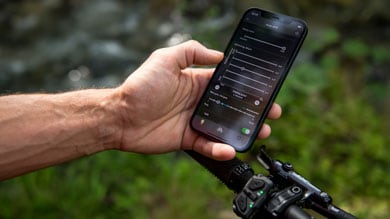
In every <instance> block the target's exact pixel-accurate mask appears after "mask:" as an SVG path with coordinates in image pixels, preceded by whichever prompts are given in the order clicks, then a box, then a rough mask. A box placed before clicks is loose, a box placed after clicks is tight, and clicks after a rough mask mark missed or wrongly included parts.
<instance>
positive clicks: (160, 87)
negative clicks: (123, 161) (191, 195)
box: [0, 41, 281, 180]
mask: <svg viewBox="0 0 390 219" xmlns="http://www.w3.org/2000/svg"><path fill="white" fill-rule="evenodd" d="M222 58H223V54H222V53H221V52H218V51H215V50H210V49H207V48H206V47H204V46H203V45H201V44H200V43H198V42H196V41H188V42H186V43H183V44H180V45H177V46H173V47H169V48H163V49H158V50H156V51H154V52H153V53H152V54H151V55H150V56H149V58H148V59H147V60H146V61H145V62H144V63H143V64H142V65H141V66H140V67H139V68H138V69H137V70H136V71H135V72H133V73H132V74H131V75H130V76H129V77H128V78H127V79H126V80H125V81H124V83H123V84H122V85H120V86H118V87H116V88H109V89H86V90H79V91H72V92H66V93H58V94H17V95H8V96H2V97H0V180H3V179H8V178H11V177H15V176H18V175H21V174H25V173H28V172H32V171H35V170H38V169H41V168H45V167H49V166H53V165H57V164H60V163H63V162H67V161H69V160H73V159H76V158H80V157H83V156H87V155H91V154H94V153H97V152H101V151H105V150H120V151H126V152H135V153H143V154H159V153H167V152H171V151H176V150H194V151H197V152H199V153H201V154H203V155H205V156H208V157H211V158H213V159H216V160H229V159H232V158H233V157H234V156H235V151H234V149H233V148H232V147H231V146H229V145H227V144H223V143H218V142H213V141H211V140H208V139H206V138H204V137H202V136H200V135H199V134H198V133H196V132H195V131H193V130H192V129H191V128H190V126H189V120H190V117H191V115H192V113H193V111H194V109H195V106H196V104H197V102H198V101H199V99H200V97H201V94H202V92H203V91H204V89H205V88H206V85H207V83H208V81H209V79H210V77H211V75H212V72H213V69H212V68H193V66H194V65H197V66H210V65H215V64H217V63H219V62H220V61H221V60H222ZM280 115H281V107H280V106H279V105H278V104H275V103H274V104H273V106H272V108H271V110H270V113H269V115H268V118H270V119H277V118H279V117H280ZM270 133H271V128H270V126H269V125H267V124H265V125H263V127H262V129H261V131H260V133H259V136H258V137H259V138H266V137H268V136H269V135H270Z"/></svg>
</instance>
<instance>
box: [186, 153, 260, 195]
mask: <svg viewBox="0 0 390 219" xmlns="http://www.w3.org/2000/svg"><path fill="white" fill-rule="evenodd" d="M185 152H186V153H187V154H188V155H190V156H191V157H192V158H193V159H194V160H196V161H197V162H198V163H199V164H201V165H202V166H203V167H205V168H206V169H207V170H208V171H210V172H211V173H212V174H213V175H214V176H216V177H217V178H218V179H219V180H220V181H221V182H222V183H224V184H225V185H226V186H227V187H228V188H229V189H230V190H232V191H234V192H235V193H238V192H240V191H241V189H242V188H244V186H245V184H246V182H247V181H248V180H249V179H250V178H251V177H252V176H253V174H254V171H253V170H252V168H251V167H250V166H249V164H247V163H244V162H243V161H241V160H240V159H238V158H237V157H235V158H233V159H232V160H227V161H217V160H213V159H211V158H208V157H205V156H203V155H201V154H199V153H197V152H195V151H191V150H186V151H185Z"/></svg>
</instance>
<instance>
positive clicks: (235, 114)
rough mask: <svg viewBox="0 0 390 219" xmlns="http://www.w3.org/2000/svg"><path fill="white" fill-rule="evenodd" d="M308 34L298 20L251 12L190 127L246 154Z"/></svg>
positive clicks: (251, 10)
mask: <svg viewBox="0 0 390 219" xmlns="http://www.w3.org/2000/svg"><path fill="white" fill-rule="evenodd" d="M306 34H307V25H306V23H305V22H304V21H302V20H300V19H297V18H293V17H290V16H287V15H283V14H278V13H274V12H270V11H265V10H262V9H258V8H251V9H248V10H247V11H246V12H245V13H244V15H243V17H242V18H241V20H240V22H239V24H238V27H237V28H236V30H235V32H234V34H233V36H232V38H231V39H230V42H229V44H228V46H227V48H226V50H225V53H224V59H223V60H222V62H221V63H219V64H218V65H217V67H216V70H215V72H214V73H213V76H212V78H211V80H210V82H209V84H208V86H207V88H206V90H205V92H204V94H203V96H202V98H201V100H200V101H199V103H198V105H197V107H196V109H195V112H194V114H193V115H192V117H191V121H190V125H191V127H192V129H194V130H195V131H197V132H199V133H201V134H203V135H205V136H206V137H208V138H210V139H212V140H215V141H219V142H223V143H227V144H229V145H231V146H233V147H234V148H235V150H236V151H238V152H244V151H246V150H248V149H249V148H250V147H251V145H252V144H253V142H254V141H255V139H256V137H257V135H258V133H259V131H260V128H261V126H262V124H263V122H264V120H265V118H266V117H267V114H268V111H269V110H270V108H271V106H272V103H273V101H274V100H275V97H276V95H277V93H278V91H279V90H280V87H281V85H282V83H283V81H284V79H285V78H286V76H287V73H288V71H289V69H290V67H291V65H292V63H293V61H294V59H295V57H296V55H297V53H298V51H299V49H300V47H301V45H302V43H303V41H304V39H305V36H306Z"/></svg>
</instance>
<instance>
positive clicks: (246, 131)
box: [241, 128, 251, 135]
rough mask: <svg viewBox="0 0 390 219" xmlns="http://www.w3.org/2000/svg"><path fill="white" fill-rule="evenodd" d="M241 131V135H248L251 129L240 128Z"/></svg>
mask: <svg viewBox="0 0 390 219" xmlns="http://www.w3.org/2000/svg"><path fill="white" fill-rule="evenodd" d="M241 133H242V134H243V135H249V134H250V133H251V130H250V129H248V128H242V129H241Z"/></svg>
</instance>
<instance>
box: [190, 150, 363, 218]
mask: <svg viewBox="0 0 390 219" xmlns="http://www.w3.org/2000/svg"><path fill="white" fill-rule="evenodd" d="M185 152H186V153H187V154H188V155H189V156H191V157H192V158H193V159H194V160H196V161H197V162H198V163H199V164H201V165H202V166H203V167H204V168H206V169H207V170H208V171H209V172H210V173H212V174H213V175H214V176H215V177H217V178H218V179H219V180H220V181H221V182H222V183H224V184H225V185H226V186H227V187H228V188H229V189H230V190H232V191H233V192H235V193H237V194H238V193H240V192H241V191H242V189H243V188H244V187H245V186H246V184H247V183H248V181H249V180H250V179H251V178H252V177H253V176H254V175H255V174H254V171H253V169H252V168H251V167H250V166H249V164H247V163H245V162H243V161H241V160H240V159H238V158H237V157H235V158H233V159H232V160H228V161H216V160H213V159H211V158H208V157H205V156H203V155H201V154H199V153H197V152H195V151H190V150H187V151H185ZM261 156H262V157H261ZM261 156H259V157H261V158H262V159H259V161H260V163H261V164H262V165H263V166H264V167H265V168H266V169H267V170H268V171H269V172H270V173H271V175H272V176H273V177H274V175H277V174H279V173H277V174H276V172H275V171H276V170H275V169H272V168H274V167H273V165H274V164H273V163H274V162H275V163H276V164H277V165H276V169H277V170H278V171H280V170H282V174H279V175H280V176H284V175H286V174H287V173H285V172H283V171H284V170H283V169H279V166H280V165H282V166H283V163H281V162H280V161H274V160H272V159H271V158H270V157H269V156H268V155H267V154H266V153H265V149H264V148H262V153H261ZM271 162H272V163H271ZM284 164H288V163H284ZM291 167H292V166H291ZM291 173H292V170H291V169H290V170H288V174H291ZM294 174H295V175H294V177H297V176H298V177H301V176H300V175H299V174H297V173H295V171H294ZM280 176H277V177H280ZM301 178H302V179H300V180H304V182H305V185H303V187H304V188H302V189H305V190H306V191H309V192H308V193H313V191H315V192H314V193H317V192H318V193H317V194H316V195H315V196H314V197H317V196H318V194H321V195H323V197H322V198H323V200H322V201H320V202H319V203H320V204H318V203H317V202H316V201H318V200H309V201H308V203H309V204H308V203H305V206H304V207H307V208H311V209H313V210H314V211H316V212H318V213H319V214H321V215H323V216H326V217H328V218H335V219H355V218H356V217H354V216H353V215H351V214H349V213H347V212H346V211H344V210H342V209H340V208H338V207H336V206H334V205H331V204H330V202H331V198H330V196H328V195H327V194H326V193H324V192H321V191H320V190H319V189H317V188H316V187H314V186H313V185H312V184H311V183H310V182H308V181H307V180H305V179H304V178H303V177H301ZM298 184H299V183H298ZM298 186H300V187H302V185H298ZM305 186H306V187H305ZM324 194H325V195H324ZM306 195H308V194H306ZM309 195H310V194H309ZM315 199H317V198H315ZM324 202H327V203H325V204H326V207H325V204H324ZM284 216H285V218H287V219H310V218H313V217H312V216H310V215H309V214H308V213H306V212H305V211H304V210H302V209H301V208H300V207H299V206H297V205H295V204H291V205H290V206H288V208H286V209H285V210H284Z"/></svg>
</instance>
